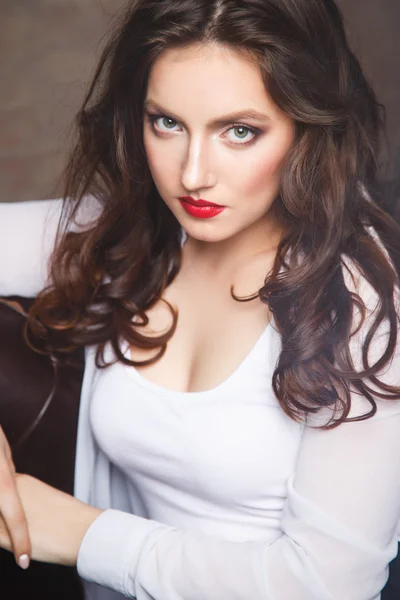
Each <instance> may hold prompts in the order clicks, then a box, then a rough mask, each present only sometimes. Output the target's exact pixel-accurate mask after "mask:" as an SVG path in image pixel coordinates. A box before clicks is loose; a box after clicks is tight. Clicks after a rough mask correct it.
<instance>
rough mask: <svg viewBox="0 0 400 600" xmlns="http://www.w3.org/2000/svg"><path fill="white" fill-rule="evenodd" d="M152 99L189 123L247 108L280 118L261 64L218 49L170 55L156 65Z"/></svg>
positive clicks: (184, 50) (191, 48)
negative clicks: (269, 92) (268, 89)
mask: <svg viewBox="0 0 400 600" xmlns="http://www.w3.org/2000/svg"><path fill="white" fill-rule="evenodd" d="M147 98H148V99H149V100H152V101H154V102H156V103H158V104H161V105H162V107H163V108H164V109H165V110H168V109H169V110H171V112H173V113H174V114H178V115H179V116H181V117H182V118H186V119H191V118H192V119H199V120H203V119H204V120H209V119H213V118H215V117H218V116H221V115H223V114H229V113H233V112H236V111H240V110H241V109H254V110H256V111H264V112H267V113H268V115H269V116H272V118H273V117H274V116H275V115H276V116H278V114H279V113H280V111H279V109H278V107H277V106H276V105H275V104H274V102H273V101H272V99H271V98H270V97H269V95H268V93H267V91H266V89H265V85H264V82H263V79H262V76H261V71H260V68H259V66H258V65H257V63H256V62H255V60H252V59H251V57H250V56H248V55H245V54H243V53H240V52H239V51H237V50H234V49H232V48H229V47H226V46H222V45H218V44H196V45H192V46H188V47H183V48H173V49H169V50H166V51H165V52H164V53H163V54H162V55H161V56H160V57H159V58H158V59H157V61H156V62H155V63H154V65H153V67H152V69H151V72H150V77H149V84H148V91H147Z"/></svg>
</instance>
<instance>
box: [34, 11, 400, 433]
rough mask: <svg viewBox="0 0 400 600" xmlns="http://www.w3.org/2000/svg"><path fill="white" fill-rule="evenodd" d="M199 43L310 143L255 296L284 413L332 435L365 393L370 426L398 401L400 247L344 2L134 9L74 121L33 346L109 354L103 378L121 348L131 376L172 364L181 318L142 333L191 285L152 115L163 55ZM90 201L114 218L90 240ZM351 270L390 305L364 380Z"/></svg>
mask: <svg viewBox="0 0 400 600" xmlns="http://www.w3.org/2000/svg"><path fill="white" fill-rule="evenodd" d="M198 42H201V43H203V42H204V43H207V42H217V43H219V44H225V45H227V46H229V47H231V48H235V49H238V50H240V51H243V52H247V53H251V55H252V56H253V57H254V58H255V60H257V62H258V64H259V66H260V70H261V73H262V76H263V79H264V81H265V85H266V89H267V90H268V93H269V94H270V96H271V97H272V99H273V100H274V101H275V103H276V104H277V105H278V106H279V107H280V108H281V109H282V110H283V111H284V112H285V113H287V115H289V116H290V117H291V118H292V119H293V120H294V122H295V124H296V127H297V138H296V142H295V144H294V147H293V148H292V149H291V151H290V153H289V155H288V157H287V159H286V161H285V165H284V168H283V171H282V180H281V186H280V192H279V196H278V198H277V199H276V208H277V210H278V211H279V212H280V216H281V218H282V219H283V222H284V223H285V237H284V239H283V240H282V241H281V243H280V246H279V248H278V252H277V255H276V260H275V264H274V268H273V270H272V272H271V273H269V274H268V276H266V280H265V285H264V286H263V287H262V289H261V290H260V291H259V294H258V295H257V297H259V298H260V299H261V300H262V302H265V303H266V304H268V306H269V307H270V309H271V311H272V313H273V315H274V321H275V323H276V326H277V328H278V330H279V333H280V335H281V339H282V349H281V353H280V356H279V358H278V361H277V364H276V369H275V372H274V375H273V382H272V383H273V388H274V391H275V394H276V397H277V399H278V401H279V403H280V405H281V406H282V409H283V410H284V411H285V413H286V414H288V415H289V416H290V417H291V418H293V419H294V420H301V419H302V418H303V417H304V416H305V415H307V414H308V413H312V412H317V411H318V410H319V409H320V408H321V407H324V406H330V407H332V406H335V407H339V408H340V409H341V410H340V416H339V417H338V416H337V414H336V417H337V418H335V419H332V420H331V421H330V423H329V424H328V425H325V427H327V428H331V427H334V426H337V425H338V424H340V423H341V422H343V421H344V420H346V417H348V415H349V411H350V407H351V402H350V398H351V397H350V390H355V391H356V392H358V393H360V394H362V395H363V396H364V397H366V398H367V399H368V401H369V402H370V404H371V411H370V412H368V414H366V415H362V416H361V417H357V419H365V418H369V417H371V416H372V415H373V414H374V413H375V412H376V402H375V400H374V396H375V397H376V396H377V397H380V398H385V399H390V398H400V389H399V388H395V387H389V386H388V385H386V384H385V383H384V382H383V381H381V380H380V378H379V373H380V372H381V371H382V369H383V368H384V367H385V366H386V365H388V364H389V362H390V360H391V358H392V356H393V354H394V351H395V347H396V341H397V326H398V314H397V312H396V304H395V299H394V294H395V291H396V287H397V285H398V279H399V269H400V258H399V257H400V247H399V238H400V236H399V230H398V228H397V226H396V224H395V222H394V221H393V220H391V218H390V217H389V216H387V215H386V214H385V212H384V211H383V210H382V209H381V208H380V207H379V206H378V203H377V202H375V201H374V200H373V190H374V188H375V186H376V179H377V167H378V160H379V156H380V148H379V147H380V139H381V132H382V127H383V122H384V118H383V116H384V115H383V110H382V107H381V106H380V105H379V104H378V102H377V100H376V97H375V95H374V92H373V90H372V89H371V86H370V85H369V83H368V82H367V80H366V78H365V76H364V74H363V72H362V69H361V67H360V64H359V62H358V60H357V59H356V58H355V56H354V54H353V53H352V51H351V50H350V48H349V45H348V42H347V40H346V35H345V31H344V26H343V20H342V16H341V14H340V12H339V10H338V8H337V6H336V5H335V2H334V1H333V0H246V1H245V2H244V1H243V0H134V1H133V2H131V3H130V4H129V6H128V7H127V9H126V11H125V13H124V14H123V15H122V16H121V18H120V20H119V22H118V24H117V26H116V28H115V31H114V32H113V34H112V37H111V38H110V41H109V42H108V44H107V46H106V48H105V49H104V52H103V54H102V57H101V60H100V64H99V66H98V68H97V71H96V73H95V76H94V80H93V83H92V85H91V87H90V89H89V92H88V94H87V96H86V98H85V101H84V104H83V108H82V110H81V111H80V112H79V114H78V117H77V126H78V131H79V139H78V142H77V144H76V147H75V148H74V150H73V152H72V154H71V158H70V162H69V165H68V167H67V171H66V187H65V204H64V213H63V215H64V216H63V219H62V226H61V228H60V232H59V239H58V243H57V246H56V249H55V252H54V255H53V258H52V265H51V285H50V286H49V287H48V288H47V289H45V290H44V291H43V292H42V293H41V294H40V295H39V296H38V298H37V300H36V302H35V305H34V307H33V309H32V311H31V314H30V330H31V335H32V334H33V335H39V336H40V337H41V338H44V339H45V341H46V345H47V348H48V350H49V351H52V352H54V351H57V352H65V351H67V350H70V349H71V348H76V347H79V346H84V345H85V346H86V345H97V358H96V360H97V364H98V366H106V362H105V359H104V349H105V346H106V344H108V343H111V345H112V347H113V349H114V352H115V356H116V357H117V359H118V360H120V361H122V362H124V363H128V364H133V365H136V364H148V363H149V362H154V361H155V360H157V359H158V358H159V357H160V356H161V355H162V354H163V352H164V351H165V349H166V345H167V342H168V340H169V339H170V338H171V336H172V335H173V334H174V331H175V326H176V320H177V314H175V313H174V323H173V326H172V327H171V329H170V331H169V332H168V333H166V334H165V335H162V336H160V337H158V338H154V337H152V338H150V339H149V337H146V336H145V335H143V333H142V332H141V327H140V325H141V324H144V325H145V324H147V322H148V320H147V317H146V311H147V310H148V309H149V308H150V307H151V306H152V305H154V303H155V302H157V301H158V300H159V299H160V297H161V296H162V293H163V291H164V290H165V288H166V286H168V285H169V284H170V283H171V282H172V280H173V279H174V277H175V276H176V274H177V272H178V271H179V268H180V259H181V244H180V225H179V223H178V222H177V220H176V219H175V217H174V216H173V215H172V213H171V212H170V211H169V209H168V208H167V207H166V205H165V203H164V202H163V200H162V199H161V198H160V196H159V194H158V192H157V190H156V188H155V185H154V183H153V181H152V178H151V175H150V172H149V167H148V164H147V160H146V155H145V151H144V146H143V133H142V129H143V105H144V100H145V95H146V87H147V81H148V77H149V72H150V69H151V67H152V65H153V64H154V61H155V60H156V59H157V58H158V57H159V56H160V54H161V53H162V52H163V51H165V50H166V49H168V48H171V47H177V46H185V45H188V44H192V43H198ZM87 195H92V196H94V197H95V198H97V199H98V201H99V203H100V205H101V210H100V211H99V214H98V215H97V217H96V219H95V220H94V221H93V222H91V223H90V224H89V225H88V226H87V227H86V228H84V229H83V230H79V231H77V230H73V227H72V223H73V221H74V218H75V217H76V214H77V211H78V210H79V209H80V208H81V206H82V205H83V204H84V203H85V201H86V200H85V197H86V196H87ZM371 228H373V230H375V232H376V234H377V235H378V236H379V238H380V241H381V242H382V245H383V246H384V248H386V250H387V251H388V252H389V254H390V256H391V258H392V260H391V261H390V260H388V258H387V256H386V253H385V251H384V250H383V249H382V247H381V246H380V244H379V243H377V241H376V236H374V235H372V234H371ZM343 256H347V257H348V258H349V259H350V260H351V261H352V263H353V264H354V265H355V267H356V268H357V269H358V270H359V272H360V273H361V274H362V275H363V276H364V277H365V278H366V280H367V281H368V283H369V284H370V285H371V286H372V288H373V289H374V290H375V291H376V294H377V296H378V298H379V304H378V307H377V309H376V311H375V312H374V318H373V320H372V322H371V326H370V328H369V331H368V334H367V335H366V336H365V341H364V347H363V348H362V356H363V368H362V370H360V369H358V370H357V369H356V367H355V365H354V364H353V361H352V356H351V353H350V347H349V346H350V340H351V335H352V323H353V322H354V321H353V313H354V309H355V307H357V306H358V307H361V309H363V303H362V300H361V298H360V297H359V296H358V295H357V294H356V293H355V292H352V291H350V290H349V289H348V287H347V286H346V285H345V281H344V276H343ZM289 257H290V258H289ZM364 308H365V307H364ZM171 310H172V309H171ZM133 317H136V321H135V324H133V322H132V319H133ZM384 321H385V322H387V323H388V324H389V330H390V334H389V336H388V341H387V346H386V348H385V350H384V352H383V354H382V356H381V357H380V358H379V360H378V361H377V362H375V363H374V364H373V365H370V364H369V363H368V348H369V346H370V344H371V340H372V338H373V336H374V334H375V333H376V331H377V329H378V327H379V326H380V325H381V324H382V323H383V322H384ZM122 340H124V341H125V342H128V343H129V344H130V345H132V346H136V347H140V348H147V349H149V348H151V349H155V350H156V349H159V352H158V353H157V356H156V357H155V358H153V359H152V360H151V361H147V363H135V362H131V361H129V359H128V358H126V357H125V356H124V354H123V352H122V350H121V341H122ZM336 412H337V411H336ZM347 420H348V419H347Z"/></svg>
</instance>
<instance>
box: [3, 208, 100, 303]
mask: <svg viewBox="0 0 400 600" xmlns="http://www.w3.org/2000/svg"><path fill="white" fill-rule="evenodd" d="M62 205H63V201H62V199H60V198H58V199H56V200H36V201H30V202H1V203H0V296H12V295H19V296H26V297H33V296H36V294H37V293H38V292H39V291H40V290H41V289H43V287H44V286H45V285H46V283H47V280H48V264H49V259H50V257H51V254H52V252H53V249H54V245H55V240H56V235H57V229H58V224H59V220H60V216H61V211H62ZM82 206H83V207H84V208H83V210H80V212H79V215H82V214H83V221H87V220H89V217H90V216H91V215H93V214H95V213H94V211H95V210H96V207H98V206H99V205H98V203H97V201H96V200H95V199H94V198H93V197H90V196H88V197H87V199H85V202H83V204H82Z"/></svg>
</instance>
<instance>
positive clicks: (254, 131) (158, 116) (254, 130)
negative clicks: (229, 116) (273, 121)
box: [146, 113, 262, 148]
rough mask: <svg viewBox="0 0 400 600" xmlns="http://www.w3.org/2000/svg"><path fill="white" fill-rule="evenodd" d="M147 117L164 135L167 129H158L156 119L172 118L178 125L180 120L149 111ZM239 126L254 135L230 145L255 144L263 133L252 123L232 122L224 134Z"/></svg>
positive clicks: (230, 142) (159, 133) (158, 131)
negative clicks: (245, 140)
mask: <svg viewBox="0 0 400 600" xmlns="http://www.w3.org/2000/svg"><path fill="white" fill-rule="evenodd" d="M146 117H147V120H148V121H149V123H150V125H151V127H152V128H153V131H155V133H156V134H158V135H164V134H165V133H167V132H165V131H160V130H157V128H156V121H158V119H171V121H174V122H175V123H176V124H177V125H179V123H178V121H175V119H173V118H172V117H168V115H163V114H155V113H147V115H146ZM239 127H243V128H244V129H247V130H248V131H249V132H250V133H251V134H252V135H253V137H252V138H251V139H250V140H249V141H247V142H232V141H228V143H229V145H230V146H236V147H238V146H239V147H241V148H242V147H243V146H249V145H250V144H253V143H254V142H255V141H256V140H257V139H258V137H259V136H260V135H261V134H262V131H260V129H257V128H256V127H252V126H251V125H246V124H245V123H232V125H230V126H229V127H228V128H227V129H226V130H225V131H224V134H226V133H227V132H228V131H231V130H232V129H237V128H239Z"/></svg>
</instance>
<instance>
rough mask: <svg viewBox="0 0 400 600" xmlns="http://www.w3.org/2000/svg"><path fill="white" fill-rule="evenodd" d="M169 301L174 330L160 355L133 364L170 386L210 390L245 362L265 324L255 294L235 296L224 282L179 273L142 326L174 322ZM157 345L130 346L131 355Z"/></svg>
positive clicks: (150, 328)
mask: <svg viewBox="0 0 400 600" xmlns="http://www.w3.org/2000/svg"><path fill="white" fill-rule="evenodd" d="M170 307H173V309H174V310H175V311H176V313H177V315H178V320H177V326H176V330H175V332H174V334H173V336H172V338H171V339H170V340H169V341H168V344H167V348H166V351H165V353H164V355H163V356H162V357H161V359H159V360H157V361H156V362H154V363H153V364H150V365H147V366H137V367H136V370H137V371H138V372H139V373H140V374H141V375H142V376H143V377H145V378H146V379H148V380H149V381H151V382H153V383H156V384H157V385H159V386H162V387H164V388H166V389H169V390H175V391H179V392H200V391H206V390H210V389H212V388H214V387H216V386H217V385H219V384H220V383H221V382H223V381H224V380H225V379H227V378H228V377H229V376H230V374H232V373H233V372H234V371H235V370H236V369H237V368H238V366H239V365H240V364H241V363H242V362H243V360H244V359H245V358H246V356H247V355H248V354H249V353H250V351H251V349H252V348H253V347H254V346H255V344H256V343H257V340H258V339H259V338H260V336H261V335H262V332H263V331H264V330H265V328H266V326H267V324H268V322H269V320H270V314H269V310H268V308H267V306H266V305H265V304H263V303H262V302H261V301H260V300H259V299H258V298H257V299H255V300H252V301H250V302H238V301H237V300H235V299H234V298H233V297H232V296H231V291H230V289H229V287H228V286H223V285H207V282H206V281H205V280H204V279H203V280H201V279H200V280H199V281H196V283H193V281H190V282H188V281H186V280H185V279H184V278H181V279H177V280H176V281H175V282H173V283H172V284H171V286H170V287H169V288H168V289H167V290H166V291H165V294H164V295H163V298H162V299H161V300H160V301H158V302H157V303H156V304H155V305H154V306H153V307H152V308H151V309H150V310H149V311H148V312H147V316H148V319H149V322H148V325H147V326H146V327H145V328H141V332H143V333H145V334H146V335H150V336H152V335H153V336H154V335H158V334H160V333H162V332H165V331H168V329H169V328H170V327H171V325H172V313H171V309H170ZM156 352H157V351H154V350H153V351H150V352H149V351H144V350H142V349H139V348H131V349H130V357H131V358H132V359H133V360H135V361H143V360H145V359H148V358H149V357H150V356H151V355H153V356H154V354H156Z"/></svg>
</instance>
